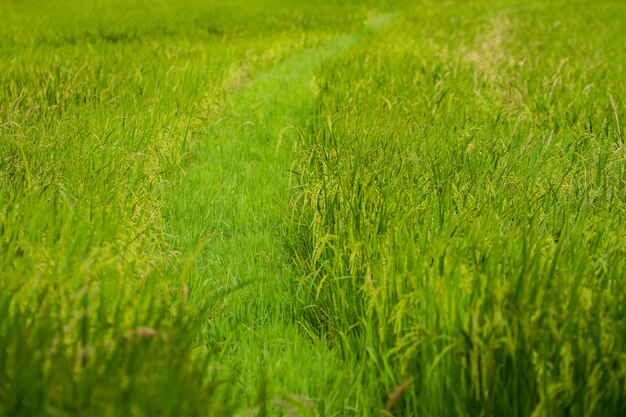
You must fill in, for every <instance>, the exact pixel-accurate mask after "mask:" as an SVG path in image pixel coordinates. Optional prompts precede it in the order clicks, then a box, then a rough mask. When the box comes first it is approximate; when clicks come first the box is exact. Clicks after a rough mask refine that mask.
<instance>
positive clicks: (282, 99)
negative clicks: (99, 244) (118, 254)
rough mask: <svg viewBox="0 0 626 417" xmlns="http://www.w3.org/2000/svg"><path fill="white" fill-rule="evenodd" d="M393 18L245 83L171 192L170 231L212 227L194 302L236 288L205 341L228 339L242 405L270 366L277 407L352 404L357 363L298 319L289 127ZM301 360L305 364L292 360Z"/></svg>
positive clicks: (224, 346) (229, 364) (215, 311)
mask: <svg viewBox="0 0 626 417" xmlns="http://www.w3.org/2000/svg"><path fill="white" fill-rule="evenodd" d="M392 19H393V15H383V16H381V17H379V18H377V19H373V20H371V21H369V22H368V23H367V24H366V27H365V29H363V30H362V31H360V32H357V33H354V34H350V35H346V36H341V37H338V38H335V39H334V40H333V41H331V42H330V43H328V44H326V45H324V46H322V47H318V48H312V49H308V50H304V51H301V52H298V53H296V54H294V55H292V56H291V57H289V58H288V59H286V60H285V61H283V62H282V63H281V64H280V65H278V66H276V67H275V68H273V69H272V70H270V71H269V72H266V73H264V74H261V75H260V76H258V77H257V78H256V79H254V80H252V81H251V82H250V83H248V84H247V85H245V86H243V88H242V89H241V90H239V91H238V92H237V93H236V94H235V95H234V96H233V97H231V99H230V101H229V102H228V103H227V106H226V110H225V114H226V115H227V116H226V117H225V118H224V119H223V120H222V121H221V122H220V123H218V124H217V125H216V126H215V127H214V128H213V129H212V134H211V136H210V137H208V138H206V141H204V142H203V143H202V144H201V145H200V146H199V149H197V150H196V154H195V157H194V160H193V166H192V168H191V169H190V170H189V171H188V173H187V175H186V178H185V182H184V184H183V187H181V189H180V190H178V191H177V196H176V198H175V199H174V200H173V201H175V202H176V207H172V213H171V220H170V223H171V228H172V233H173V234H179V235H180V234H184V233H192V234H193V235H195V236H207V241H206V246H205V247H204V248H203V249H202V251H201V252H200V255H199V256H198V258H197V264H196V269H195V270H194V271H192V272H191V274H190V277H189V282H188V284H187V285H188V286H189V291H190V302H192V303H194V302H196V303H202V302H203V299H204V300H205V299H206V298H207V296H208V295H209V294H211V293H214V292H215V291H216V290H217V289H220V288H222V289H224V288H231V289H232V288H237V289H236V290H234V291H232V292H230V293H228V294H225V295H223V296H219V297H214V298H212V299H211V300H213V302H215V303H216V305H214V306H211V311H212V314H211V316H210V317H208V318H207V319H208V322H207V326H206V327H207V328H206V331H205V332H204V333H203V335H202V338H203V340H201V341H200V343H201V344H205V345H207V346H214V345H218V346H220V361H219V362H220V365H223V367H224V368H225V369H226V370H227V372H233V371H234V373H235V374H236V376H237V381H236V382H237V385H238V388H237V389H236V390H235V392H234V393H233V395H234V396H236V397H238V398H237V402H243V403H246V402H247V403H248V405H249V406H252V405H253V403H254V401H255V400H256V396H257V395H258V389H259V388H258V387H259V375H264V378H265V383H264V384H266V388H267V390H268V391H267V398H268V399H270V402H271V403H273V404H274V405H275V406H276V407H277V409H276V410H277V411H280V409H281V408H282V409H283V411H286V410H287V408H289V407H292V406H295V407H297V408H298V413H299V414H302V413H304V414H316V413H317V411H322V412H323V411H324V410H330V409H334V410H337V409H338V408H342V407H344V404H343V402H344V400H345V393H346V390H349V389H350V387H349V384H350V381H351V379H352V378H351V377H350V372H352V371H351V370H349V369H345V368H346V367H345V366H343V365H342V364H341V362H340V360H339V359H338V358H337V357H336V355H335V354H334V352H332V351H330V350H329V349H328V347H327V346H326V345H325V344H324V343H313V342H311V340H310V339H309V338H308V337H306V336H304V335H303V332H302V330H301V329H300V328H299V325H298V324H297V323H295V318H296V317H297V311H296V309H297V308H299V307H298V305H297V300H295V299H294V297H295V291H294V288H295V281H296V280H297V276H296V274H295V272H294V271H293V270H292V269H291V267H290V262H289V258H288V255H287V254H286V253H285V242H284V241H283V240H282V238H281V236H280V229H281V227H282V226H283V225H284V222H285V219H287V218H288V217H289V206H288V203H289V198H290V190H289V175H290V173H289V168H290V166H291V164H292V162H293V160H294V159H295V158H296V155H295V153H294V149H293V140H292V139H293V137H292V136H290V135H289V133H287V134H285V135H283V133H284V132H285V128H286V127H288V126H292V125H295V124H298V123H301V122H303V121H304V120H305V117H306V115H307V111H308V109H309V108H310V105H311V103H312V101H313V97H314V96H313V89H312V86H313V79H314V72H315V70H316V68H318V67H319V65H320V64H321V63H323V62H324V61H326V60H329V59H332V58H333V57H335V56H338V55H340V54H341V53H343V52H345V51H346V50H347V49H348V48H349V47H350V46H351V45H352V44H354V43H355V42H357V41H359V40H362V39H363V38H364V37H366V36H370V35H372V34H373V33H375V32H376V31H377V30H378V29H379V28H381V27H382V26H383V25H385V24H386V23H387V22H389V21H390V20H392ZM190 229H193V230H192V231H190ZM293 363H299V364H301V366H300V367H299V369H292V368H288V366H289V365H288V364H293ZM261 385H263V384H261ZM338 388H341V389H338ZM330 393H339V394H334V395H335V397H333V396H332V395H333V394H330ZM289 404H291V405H289ZM294 404H295V405H294Z"/></svg>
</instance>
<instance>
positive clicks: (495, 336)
mask: <svg viewBox="0 0 626 417" xmlns="http://www.w3.org/2000/svg"><path fill="white" fill-rule="evenodd" d="M430 12H431V13H428V14H424V13H423V12H422V11H421V10H420V11H417V12H415V13H412V14H406V15H404V16H402V17H401V18H400V19H399V21H398V22H396V24H394V25H393V28H392V29H390V30H389V31H388V32H387V33H386V34H385V35H384V36H379V37H377V38H376V41H375V42H374V43H373V44H372V43H370V44H367V45H363V47H361V48H354V49H353V50H352V52H351V53H349V54H347V55H346V56H345V57H344V58H343V59H339V60H336V61H334V62H333V63H332V64H329V65H327V66H326V67H325V69H324V71H323V72H322V76H321V77H320V79H319V89H320V96H319V98H318V104H317V107H316V110H315V111H316V113H315V118H314V119H313V122H312V123H311V124H310V127H309V129H308V130H307V131H305V133H304V134H303V135H302V155H301V158H300V165H299V169H298V171H299V173H300V174H301V175H302V176H301V178H302V179H301V181H300V187H301V189H300V193H299V200H298V201H299V206H300V210H301V223H300V226H299V231H300V233H301V235H302V236H303V242H301V243H300V244H299V245H298V246H297V247H298V248H299V250H300V263H301V264H302V265H303V267H305V268H306V269H307V270H308V271H310V278H309V279H308V280H307V283H308V285H309V286H310V292H311V297H312V298H313V299H314V300H315V308H312V309H309V310H308V312H309V313H308V316H309V318H310V320H311V323H313V325H312V328H319V329H321V330H320V331H330V332H332V333H333V334H335V335H336V337H337V339H338V343H340V344H341V345H342V347H343V349H344V350H343V351H344V355H346V356H348V357H351V356H359V357H361V358H362V360H363V361H364V362H366V363H367V364H368V365H366V366H369V368H368V369H369V370H368V374H366V377H368V378H371V377H372V374H373V375H375V377H376V378H380V379H381V380H382V381H385V387H386V391H387V392H390V391H391V390H393V388H394V387H395V386H400V385H401V384H403V383H405V385H403V386H402V387H403V389H404V393H403V395H402V397H401V401H402V403H401V404H402V405H397V406H399V407H401V408H402V407H404V408H405V409H407V408H408V409H413V410H418V411H419V414H420V415H428V416H434V415H436V416H440V415H446V416H447V415H494V416H504V415H506V416H528V415H531V414H532V415H534V416H566V415H567V416H571V415H579V416H583V415H585V416H589V415H598V416H600V415H602V416H608V415H621V414H622V413H623V412H624V410H625V409H626V408H625V407H626V402H625V401H626V391H625V388H624V387H625V386H626V361H625V357H624V348H625V347H626V321H625V320H624V317H625V316H624V314H625V313H626V310H625V309H626V290H625V289H624V277H625V276H626V261H625V259H626V258H625V256H624V255H625V249H626V247H625V246H624V243H625V240H624V238H625V237H626V236H625V234H624V230H626V220H625V218H624V209H625V208H626V205H625V202H626V193H625V184H626V183H625V182H624V179H625V175H626V171H625V168H626V165H625V155H626V154H625V153H624V152H625V148H624V142H623V131H622V127H621V125H620V120H623V116H624V105H623V101H621V100H622V99H623V97H624V96H625V94H626V89H625V86H624V83H623V82H622V80H623V79H624V77H625V75H626V74H624V67H623V63H624V62H626V54H625V51H624V49H623V48H622V47H616V39H624V34H625V33H624V28H623V26H621V23H619V18H618V17H617V16H620V15H621V14H622V13H623V12H624V7H623V6H622V5H617V4H609V5H599V6H594V7H590V8H588V9H583V8H581V7H580V6H579V5H575V6H574V5H572V6H567V7H564V6H562V5H561V6H539V5H537V7H535V8H521V7H511V8H495V9H494V8H491V7H482V6H465V7H458V8H454V10H452V11H451V10H450V9H448V8H447V7H446V8H444V7H442V8H433V9H431V10H430ZM557 18H558V20H557ZM409 384H410V385H409Z"/></svg>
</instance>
